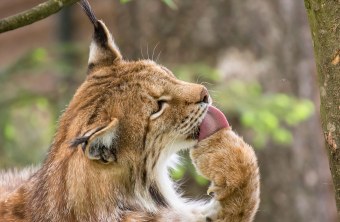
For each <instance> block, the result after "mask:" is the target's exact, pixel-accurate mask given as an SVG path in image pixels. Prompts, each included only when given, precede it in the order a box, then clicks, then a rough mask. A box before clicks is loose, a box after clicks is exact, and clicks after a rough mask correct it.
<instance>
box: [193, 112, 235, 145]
mask: <svg viewBox="0 0 340 222" xmlns="http://www.w3.org/2000/svg"><path fill="white" fill-rule="evenodd" d="M228 126H229V123H228V121H227V119H226V118H225V116H224V114H223V113H222V112H221V111H220V110H219V109H217V108H216V107H213V106H209V108H208V112H207V114H206V116H205V117H204V119H203V121H202V123H201V125H200V133H199V136H198V141H201V140H203V139H205V138H207V137H208V136H210V135H212V134H214V133H215V132H217V131H218V130H220V129H222V128H225V127H228Z"/></svg>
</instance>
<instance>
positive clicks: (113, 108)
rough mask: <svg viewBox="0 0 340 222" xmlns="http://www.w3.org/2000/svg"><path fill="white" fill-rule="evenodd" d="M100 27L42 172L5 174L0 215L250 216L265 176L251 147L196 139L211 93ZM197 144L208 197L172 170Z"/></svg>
mask: <svg viewBox="0 0 340 222" xmlns="http://www.w3.org/2000/svg"><path fill="white" fill-rule="evenodd" d="M82 6H83V8H84V9H85V11H86V12H87V14H88V15H89V17H90V20H91V22H92V23H93V24H94V30H95V32H94V37H93V40H92V43H91V47H90V57H89V64H88V65H89V69H88V75H87V77H86V79H85V81H84V83H83V84H82V85H81V86H80V87H79V89H78V90H77V92H76V93H75V95H74V97H73V99H72V100H71V102H70V104H69V106H68V108H67V109H66V111H65V112H64V114H63V115H62V116H61V117H60V120H59V124H58V129H57V132H56V135H55V137H54V140H53V143H52V145H51V148H50V150H49V152H48V155H47V157H46V159H45V161H44V163H43V164H42V166H41V167H40V168H39V169H37V170H36V169H27V170H24V171H22V172H16V171H11V172H2V173H0V221H9V222H11V221H15V222H41V221H51V222H54V221H89V222H92V221H93V222H95V221H103V222H105V221H113V222H115V221H117V222H120V221H121V222H128V221H155V222H157V221H158V222H159V221H183V222H191V221H229V222H232V221H240V222H249V221H252V219H253V217H254V214H255V212H256V210H257V207H258V202H259V176H258V167H257V162H256V157H255V154H254V152H253V150H252V148H251V147H250V146H249V145H247V144H246V143H245V142H243V140H242V139H241V138H239V137H238V136H237V135H236V134H234V133H233V132H232V131H231V130H230V129H223V130H220V131H218V132H217V133H215V134H214V135H212V136H210V137H208V138H206V139H205V140H202V141H201V142H199V143H198V141H197V137H198V129H199V127H198V126H199V125H200V123H201V122H202V120H203V118H204V116H205V114H206V112H207V108H208V106H209V105H210V104H211V99H210V97H209V95H208V92H207V90H206V88H205V87H204V86H202V85H199V84H193V83H188V82H183V81H180V80H178V79H177V78H175V76H174V75H173V74H172V73H171V71H169V70H168V69H166V68H165V67H163V66H161V65H158V64H156V63H155V62H153V61H150V60H141V61H126V60H123V58H122V56H121V54H120V52H119V50H118V48H117V46H116V45H115V44H114V41H113V40H112V38H111V35H110V33H109V32H108V30H107V28H106V26H105V25H104V23H103V22H102V21H99V20H97V19H96V17H95V16H94V15H93V13H92V11H91V9H90V7H89V5H88V3H87V2H86V1H84V0H83V1H82ZM183 149H191V157H192V159H193V162H194V164H195V165H196V168H197V170H198V172H200V173H201V174H202V175H203V176H205V177H206V178H208V179H210V180H211V181H212V185H211V187H210V188H209V191H211V192H213V193H215V197H214V198H213V199H212V200H211V201H208V202H206V201H187V200H185V199H183V198H182V197H181V196H180V195H179V194H178V193H177V191H176V189H175V186H174V185H173V182H172V181H171V179H170V178H169V176H168V168H169V166H170V165H171V164H173V163H174V162H176V152H178V151H180V150H183Z"/></svg>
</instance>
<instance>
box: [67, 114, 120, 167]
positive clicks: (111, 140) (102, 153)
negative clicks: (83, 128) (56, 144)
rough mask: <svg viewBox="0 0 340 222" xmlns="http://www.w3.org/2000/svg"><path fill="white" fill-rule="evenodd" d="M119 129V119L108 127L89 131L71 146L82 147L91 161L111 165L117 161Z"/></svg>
mask: <svg viewBox="0 0 340 222" xmlns="http://www.w3.org/2000/svg"><path fill="white" fill-rule="evenodd" d="M117 128H118V119H114V120H113V121H111V122H110V123H109V124H108V125H106V126H101V127H96V128H93V129H91V130H89V131H88V132H87V133H85V134H84V136H81V137H78V138H76V139H75V140H74V141H72V144H71V146H73V147H76V146H78V145H80V144H81V145H82V150H83V151H84V154H85V156H86V157H87V158H89V159H90V160H99V161H101V162H103V163H109V162H113V161H116V160H117V143H116V141H117Z"/></svg>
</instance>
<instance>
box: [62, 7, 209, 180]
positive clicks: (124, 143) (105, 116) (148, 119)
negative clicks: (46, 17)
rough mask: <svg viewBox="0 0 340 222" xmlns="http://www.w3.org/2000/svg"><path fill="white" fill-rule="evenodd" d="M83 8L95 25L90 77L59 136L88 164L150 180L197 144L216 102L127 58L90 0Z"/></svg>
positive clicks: (159, 67) (202, 89) (165, 72)
mask: <svg viewBox="0 0 340 222" xmlns="http://www.w3.org/2000/svg"><path fill="white" fill-rule="evenodd" d="M82 7H83V8H84V10H85V12H86V13H87V15H88V16H89V18H90V20H91V22H92V23H93V26H94V35H93V40H92V43H91V46H90V56H89V61H88V74H87V77H86V80H85V82H84V83H83V84H82V85H81V86H80V88H79V89H78V90H77V92H76V94H75V96H74V98H73V99H72V101H71V103H70V105H69V107H68V109H67V110H66V111H65V113H64V115H63V117H62V118H61V120H60V124H59V131H64V132H65V131H66V132H67V136H66V138H65V137H60V138H61V139H64V141H66V142H68V143H70V142H71V146H72V147H74V148H79V149H74V150H76V152H77V154H78V155H82V156H83V158H87V159H88V161H90V162H92V163H94V164H97V165H98V164H99V165H102V166H103V167H105V166H107V165H114V166H124V167H125V168H129V169H134V170H137V171H141V172H140V173H141V174H142V175H141V179H142V180H144V181H145V180H146V175H145V174H146V171H148V170H149V169H150V170H152V169H153V168H155V167H156V168H157V166H158V165H164V164H165V162H166V161H167V159H168V157H169V155H171V154H173V153H175V152H177V151H179V150H181V149H186V148H190V147H192V146H194V145H195V144H196V143H197V138H198V133H199V132H198V131H199V124H200V123H201V121H202V119H203V117H204V115H205V113H206V111H207V109H208V106H209V104H210V103H211V102H210V100H211V99H210V97H209V94H208V91H207V89H206V88H205V87H204V86H202V85H199V84H192V83H187V82H184V81H181V80H178V79H177V78H176V77H175V76H174V74H173V73H172V72H171V71H170V70H168V69H167V68H165V67H164V66H162V65H159V64H156V63H155V62H153V61H151V60H140V61H126V60H124V59H123V57H122V55H121V53H120V52H119V49H118V47H117V46H116V45H115V43H114V41H113V39H112V37H111V34H110V32H109V31H108V29H107V27H106V26H105V24H104V23H103V22H102V21H100V20H97V19H96V17H95V16H94V14H93V13H92V11H91V9H90V6H89V5H88V3H87V2H86V1H82ZM57 140H58V137H57ZM56 142H58V141H56ZM147 176H149V175H147Z"/></svg>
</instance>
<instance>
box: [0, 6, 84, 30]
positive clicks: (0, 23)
mask: <svg viewBox="0 0 340 222" xmlns="http://www.w3.org/2000/svg"><path fill="white" fill-rule="evenodd" d="M77 1H79V0H48V1H46V2H44V3H41V4H39V5H37V6H35V7H33V8H31V9H29V10H26V11H24V12H21V13H19V14H16V15H13V16H9V17H7V18H4V19H1V20H0V33H3V32H7V31H10V30H13V29H17V28H20V27H23V26H26V25H29V24H32V23H34V22H36V21H39V20H42V19H44V18H46V17H48V16H50V15H52V14H54V13H57V12H58V11H60V10H61V9H62V8H64V7H66V6H68V5H72V4H74V3H76V2H77Z"/></svg>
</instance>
